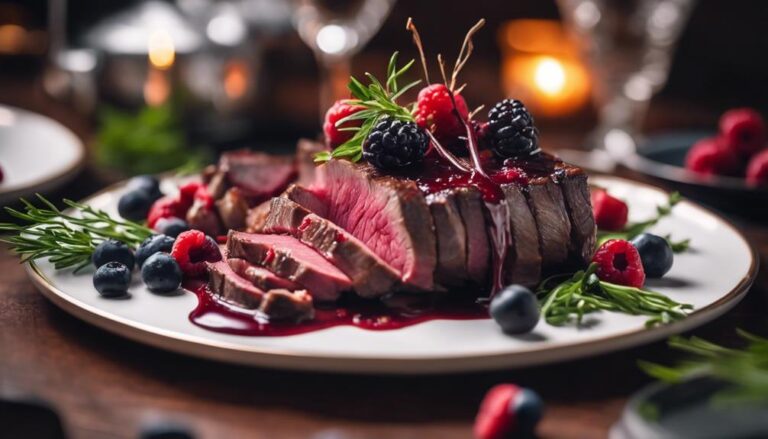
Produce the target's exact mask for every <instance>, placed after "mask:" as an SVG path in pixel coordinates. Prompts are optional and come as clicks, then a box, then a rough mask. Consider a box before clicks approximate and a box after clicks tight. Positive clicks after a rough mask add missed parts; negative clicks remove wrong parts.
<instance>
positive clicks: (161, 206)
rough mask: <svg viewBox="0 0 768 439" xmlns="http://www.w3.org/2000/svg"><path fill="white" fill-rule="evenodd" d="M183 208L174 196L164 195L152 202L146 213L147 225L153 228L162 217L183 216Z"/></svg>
mask: <svg viewBox="0 0 768 439" xmlns="http://www.w3.org/2000/svg"><path fill="white" fill-rule="evenodd" d="M184 212H185V211H184V210H183V209H182V207H181V203H179V200H177V199H176V197H172V196H170V195H166V196H164V197H162V198H159V199H158V200H157V201H155V202H154V203H152V207H150V208H149V213H148V214H147V226H148V227H149V228H150V229H154V228H155V227H156V226H157V222H158V221H159V220H161V219H163V218H181V217H182V216H184Z"/></svg>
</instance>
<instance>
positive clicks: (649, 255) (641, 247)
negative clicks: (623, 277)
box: [632, 233, 675, 278]
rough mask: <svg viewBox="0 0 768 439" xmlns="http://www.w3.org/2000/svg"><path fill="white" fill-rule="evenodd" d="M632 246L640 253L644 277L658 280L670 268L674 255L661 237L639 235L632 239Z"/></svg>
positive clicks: (648, 234) (646, 234)
mask: <svg viewBox="0 0 768 439" xmlns="http://www.w3.org/2000/svg"><path fill="white" fill-rule="evenodd" d="M632 245H634V246H635V248H636V249H637V252H638V253H640V260H641V261H642V262H643V269H644V270H645V275H646V276H648V277H650V278H660V277H662V276H664V275H665V274H667V272H668V271H669V269H670V268H672V263H673V262H674V259H675V254H674V252H673V251H672V247H670V245H669V242H667V240H666V239H664V238H662V237H661V236H656V235H653V234H650V233H641V234H640V235H637V236H636V237H635V238H634V239H632Z"/></svg>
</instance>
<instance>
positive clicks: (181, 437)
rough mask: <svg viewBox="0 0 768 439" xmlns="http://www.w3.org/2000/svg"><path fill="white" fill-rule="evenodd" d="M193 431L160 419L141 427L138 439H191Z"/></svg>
mask: <svg viewBox="0 0 768 439" xmlns="http://www.w3.org/2000/svg"><path fill="white" fill-rule="evenodd" d="M194 437H195V435H194V434H193V432H192V431H191V430H190V429H189V428H187V427H185V426H184V425H181V424H176V423H171V422H168V421H162V422H161V423H156V424H152V425H149V426H146V427H144V428H142V430H141V434H140V436H139V438H140V439H192V438H194Z"/></svg>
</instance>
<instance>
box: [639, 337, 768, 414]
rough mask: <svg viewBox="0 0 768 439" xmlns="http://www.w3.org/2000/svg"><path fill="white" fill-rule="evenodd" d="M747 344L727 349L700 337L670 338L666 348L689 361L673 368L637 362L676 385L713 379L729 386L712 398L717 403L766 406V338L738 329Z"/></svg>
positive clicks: (656, 376)
mask: <svg viewBox="0 0 768 439" xmlns="http://www.w3.org/2000/svg"><path fill="white" fill-rule="evenodd" d="M737 333H738V334H739V336H740V337H741V338H743V339H744V340H745V341H746V342H747V346H746V347H745V348H744V349H731V348H726V347H723V346H720V345H717V344H714V343H711V342H709V341H706V340H703V339H701V338H699V337H691V338H687V339H686V338H683V337H672V338H671V339H670V340H669V346H670V347H672V348H674V349H678V350H681V351H684V352H687V353H689V354H692V358H691V359H688V360H686V361H684V362H681V363H679V364H678V365H676V366H662V365H659V364H655V363H649V362H645V361H640V362H639V366H640V368H641V369H643V370H644V371H645V372H646V373H648V374H649V375H651V376H653V377H654V378H657V379H659V380H662V381H665V382H669V383H678V382H681V381H683V380H686V379H689V378H694V377H712V378H716V379H718V380H721V381H724V382H725V383H727V384H730V386H728V387H727V388H725V389H723V390H722V391H721V392H719V393H717V394H716V395H715V396H714V399H713V402H717V403H726V404H732V403H755V402H757V403H768V339H766V338H763V337H758V336H756V335H752V334H749V333H747V332H745V331H742V330H737Z"/></svg>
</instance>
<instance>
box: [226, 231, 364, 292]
mask: <svg viewBox="0 0 768 439" xmlns="http://www.w3.org/2000/svg"><path fill="white" fill-rule="evenodd" d="M227 250H228V254H229V256H230V257H233V258H242V259H245V260H247V261H248V262H251V263H253V264H255V265H258V266H261V267H264V268H266V269H268V270H269V271H271V272H273V273H275V274H276V275H278V276H280V277H282V278H285V279H288V280H291V281H293V282H296V283H298V284H300V285H302V286H303V287H305V288H306V289H308V290H309V291H310V293H311V294H312V297H313V298H314V299H315V300H319V301H333V300H336V299H338V298H339V296H340V295H341V293H342V292H343V291H349V290H351V289H352V282H351V281H350V279H349V277H347V275H345V274H344V273H343V272H342V271H341V270H339V269H338V268H336V267H335V266H334V265H333V264H331V263H330V262H329V261H328V260H326V259H325V258H324V257H323V256H322V255H320V254H319V253H317V252H316V251H314V250H313V249H311V248H309V247H307V246H306V245H305V244H303V243H302V242H301V241H299V240H298V239H296V238H294V237H292V236H285V235H267V234H261V233H245V232H237V231H230V232H229V235H228V236H227Z"/></svg>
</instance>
